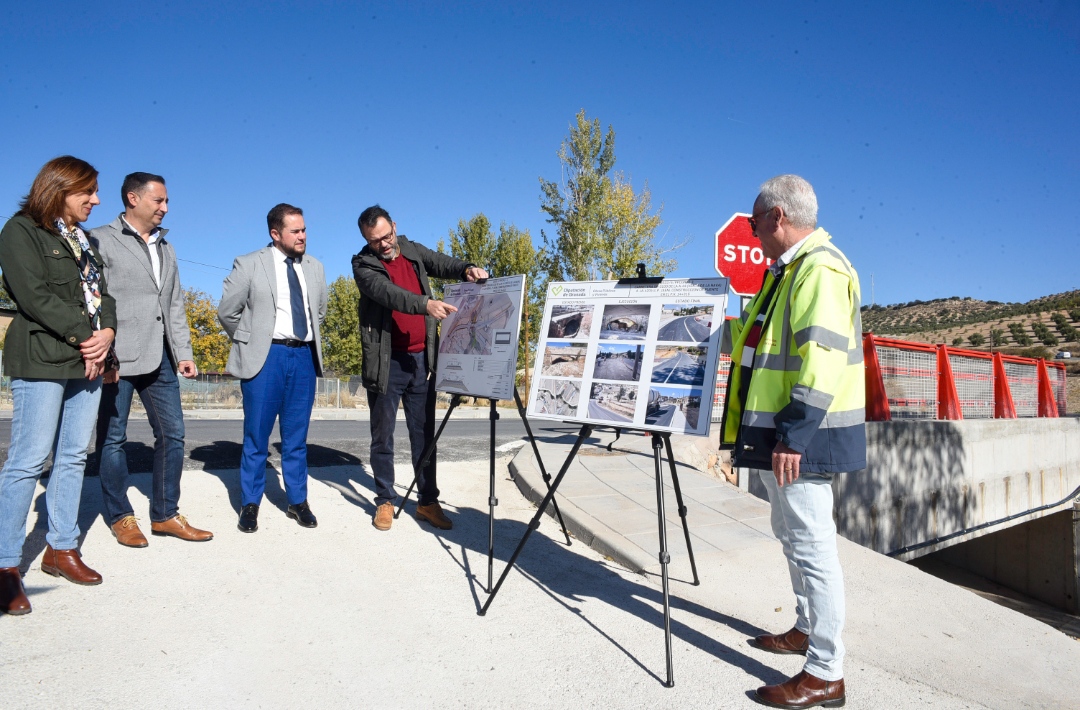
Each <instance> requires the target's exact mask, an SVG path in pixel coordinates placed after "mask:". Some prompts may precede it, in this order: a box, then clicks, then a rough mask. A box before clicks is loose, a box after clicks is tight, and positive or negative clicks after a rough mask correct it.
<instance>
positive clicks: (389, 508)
mask: <svg viewBox="0 0 1080 710" xmlns="http://www.w3.org/2000/svg"><path fill="white" fill-rule="evenodd" d="M371 524H372V525H374V526H375V529H376V530H389V529H390V526H391V525H393V524H394V504H393V503H391V502H389V501H387V502H386V503H383V504H382V505H380V506H379V507H378V508H376V509H375V518H374V519H373V520H372V521H371Z"/></svg>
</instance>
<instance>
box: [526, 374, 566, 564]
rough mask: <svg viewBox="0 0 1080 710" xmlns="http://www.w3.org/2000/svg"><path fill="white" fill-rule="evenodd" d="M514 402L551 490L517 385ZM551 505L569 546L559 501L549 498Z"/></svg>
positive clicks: (548, 477)
mask: <svg viewBox="0 0 1080 710" xmlns="http://www.w3.org/2000/svg"><path fill="white" fill-rule="evenodd" d="M514 402H515V403H516V404H517V410H518V414H520V415H521V421H522V423H523V424H524V425H525V433H526V434H528V435H529V443H530V444H531V445H532V450H533V457H534V458H535V459H536V465H537V466H539V467H540V475H541V476H542V477H543V479H544V485H545V486H547V489H548V490H549V491H550V490H551V476H550V475H549V474H548V472H547V469H546V468H545V467H544V462H543V461H542V460H541V459H540V450H539V449H538V448H537V446H536V437H535V436H533V432H532V427H531V426H530V425H529V418H528V417H527V416H526V415H525V405H523V404H522V403H521V395H520V394H518V391H517V387H515V388H514ZM551 507H552V508H553V509H554V510H555V517H556V519H558V521H559V526H560V527H561V528H562V533H563V537H565V538H566V546H567V547H570V545H571V543H570V533H569V532H567V530H566V523H565V522H563V517H562V511H560V510H559V502H558V501H557V500H555V499H554V498H552V499H551Z"/></svg>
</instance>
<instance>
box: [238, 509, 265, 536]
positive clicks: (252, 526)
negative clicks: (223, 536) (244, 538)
mask: <svg viewBox="0 0 1080 710" xmlns="http://www.w3.org/2000/svg"><path fill="white" fill-rule="evenodd" d="M236 528H237V529H238V530H239V531H240V532H246V533H253V532H255V531H256V530H258V529H259V504H258V503H248V504H247V505H245V506H244V507H243V508H242V509H241V510H240V522H239V523H237V524H236Z"/></svg>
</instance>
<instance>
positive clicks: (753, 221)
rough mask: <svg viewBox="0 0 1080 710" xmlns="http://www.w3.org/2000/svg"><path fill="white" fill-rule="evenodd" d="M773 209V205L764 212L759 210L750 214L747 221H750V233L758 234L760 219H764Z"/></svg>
mask: <svg viewBox="0 0 1080 710" xmlns="http://www.w3.org/2000/svg"><path fill="white" fill-rule="evenodd" d="M773 209H774V208H773V207H770V208H769V209H767V210H765V211H764V212H758V213H756V214H752V215H750V216H749V217H747V218H746V221H747V222H749V223H750V233H751V234H757V226H758V220H759V219H762V218H763V217H764V216H765V215H767V214H769V213H770V212H772V211H773Z"/></svg>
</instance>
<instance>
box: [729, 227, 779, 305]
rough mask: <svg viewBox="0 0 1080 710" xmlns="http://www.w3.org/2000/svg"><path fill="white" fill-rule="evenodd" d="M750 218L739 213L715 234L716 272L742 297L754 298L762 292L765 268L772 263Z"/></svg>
mask: <svg viewBox="0 0 1080 710" xmlns="http://www.w3.org/2000/svg"><path fill="white" fill-rule="evenodd" d="M748 217H750V215H748V214H743V213H742V212H736V213H735V214H733V215H732V216H731V219H729V220H728V221H727V224H725V225H724V226H723V227H721V228H720V231H718V232H717V233H716V271H717V272H718V273H719V274H720V275H721V276H726V277H728V278H729V279H731V290H732V291H734V292H735V293H737V294H738V295H740V296H753V295H754V294H755V293H757V292H758V290H760V289H761V282H762V280H763V279H764V278H765V269H766V268H767V267H768V266H769V264H771V263H772V259H767V258H765V253H764V252H762V251H761V242H760V241H758V238H757V237H755V236H754V234H753V233H752V232H751V231H750V222H749V221H748V219H747V218H748Z"/></svg>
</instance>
